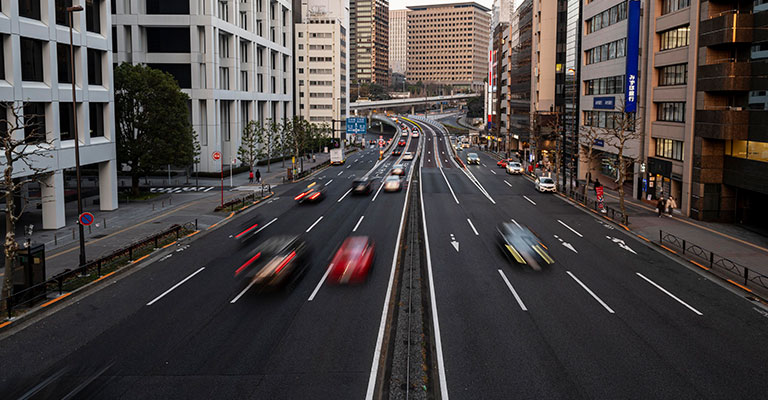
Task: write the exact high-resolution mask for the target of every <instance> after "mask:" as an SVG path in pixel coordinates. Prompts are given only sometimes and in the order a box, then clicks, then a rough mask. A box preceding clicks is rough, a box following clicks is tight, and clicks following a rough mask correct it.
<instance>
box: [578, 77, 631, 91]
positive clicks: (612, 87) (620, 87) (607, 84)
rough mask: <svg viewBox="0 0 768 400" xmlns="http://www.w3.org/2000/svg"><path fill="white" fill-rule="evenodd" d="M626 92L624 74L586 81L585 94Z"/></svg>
mask: <svg viewBox="0 0 768 400" xmlns="http://www.w3.org/2000/svg"><path fill="white" fill-rule="evenodd" d="M619 93H624V75H617V76H608V77H605V78H598V79H591V80H588V81H584V94H585V95H587V96H589V95H596V94H619Z"/></svg>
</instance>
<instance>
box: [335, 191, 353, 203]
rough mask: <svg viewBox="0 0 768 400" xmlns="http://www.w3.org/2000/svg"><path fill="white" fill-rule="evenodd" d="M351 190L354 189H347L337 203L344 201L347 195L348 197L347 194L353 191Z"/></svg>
mask: <svg viewBox="0 0 768 400" xmlns="http://www.w3.org/2000/svg"><path fill="white" fill-rule="evenodd" d="M351 191H352V189H351V188H350V189H349V190H347V193H344V196H341V198H340V199H339V200H337V201H336V202H337V203H341V201H342V200H344V198H345V197H347V195H348V194H349V192H351Z"/></svg>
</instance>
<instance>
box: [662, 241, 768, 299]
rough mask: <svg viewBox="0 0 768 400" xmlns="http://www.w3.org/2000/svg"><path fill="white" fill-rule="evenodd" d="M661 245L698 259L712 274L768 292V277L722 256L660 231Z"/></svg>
mask: <svg viewBox="0 0 768 400" xmlns="http://www.w3.org/2000/svg"><path fill="white" fill-rule="evenodd" d="M659 243H660V244H662V245H664V244H668V245H671V246H673V247H675V248H677V249H678V250H680V251H681V253H682V254H683V255H686V256H692V257H695V258H697V259H698V260H699V261H701V263H700V264H702V265H703V266H705V267H707V269H708V270H709V271H710V272H713V273H719V274H721V275H723V276H725V277H727V278H734V279H738V280H739V282H738V283H739V284H740V285H742V286H744V287H746V288H750V289H760V290H762V291H765V290H768V276H765V275H762V274H759V273H757V272H755V271H754V270H753V269H750V268H749V267H747V266H744V265H741V264H739V263H737V262H735V261H733V260H730V259H728V258H725V257H723V256H720V255H718V254H716V253H714V252H712V251H710V250H707V249H705V248H703V247H701V246H699V245H697V244H694V243H691V242H690V241H688V240H686V239H683V238H681V237H679V236H675V235H673V234H671V233H669V232H664V231H662V230H659Z"/></svg>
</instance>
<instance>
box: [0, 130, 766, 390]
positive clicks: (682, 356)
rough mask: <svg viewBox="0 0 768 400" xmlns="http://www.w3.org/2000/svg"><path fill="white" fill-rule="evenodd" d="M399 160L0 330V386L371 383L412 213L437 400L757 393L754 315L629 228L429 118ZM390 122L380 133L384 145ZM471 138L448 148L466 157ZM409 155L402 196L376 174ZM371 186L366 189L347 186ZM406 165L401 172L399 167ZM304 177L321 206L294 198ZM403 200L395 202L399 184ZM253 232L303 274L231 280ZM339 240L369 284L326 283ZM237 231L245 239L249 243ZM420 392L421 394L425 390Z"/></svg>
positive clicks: (760, 364)
mask: <svg viewBox="0 0 768 400" xmlns="http://www.w3.org/2000/svg"><path fill="white" fill-rule="evenodd" d="M401 122H403V123H405V124H406V125H407V126H409V127H410V128H414V129H416V130H417V131H419V132H420V133H421V135H419V136H418V137H413V136H410V135H409V136H408V137H402V138H403V139H406V140H407V144H406V146H405V149H406V151H409V152H412V153H416V154H420V157H417V158H416V159H415V160H413V161H405V160H403V159H402V156H398V157H391V156H390V154H389V151H387V152H386V153H385V154H384V156H385V157H384V160H381V161H379V160H378V156H379V150H378V149H376V148H369V149H365V150H363V151H360V152H356V153H353V154H351V155H350V156H349V157H348V159H347V160H346V163H345V164H344V165H343V166H335V167H330V168H327V169H325V170H323V171H321V172H319V173H318V174H316V175H315V176H313V177H311V178H310V179H309V180H306V181H303V182H299V183H296V184H291V185H284V186H280V187H279V188H278V190H277V193H276V195H275V196H274V197H272V198H271V199H270V200H268V201H266V202H264V203H262V204H261V205H259V206H258V207H255V208H253V209H252V210H249V211H247V212H245V213H243V214H241V215H240V216H238V217H236V218H233V219H231V220H228V221H227V222H225V223H222V224H221V225H220V226H218V227H217V228H216V229H211V230H208V231H205V232H203V233H201V234H199V237H197V238H195V240H194V241H191V242H189V243H184V244H182V245H178V246H175V248H174V249H173V250H174V251H173V252H170V253H168V254H170V255H164V256H162V257H157V258H156V259H155V260H154V261H153V262H151V263H148V264H147V265H145V266H142V267H139V268H135V269H134V270H132V271H131V272H129V273H128V274H124V275H123V276H121V277H120V279H116V280H112V281H110V282H108V283H107V284H105V285H102V286H100V287H99V288H98V289H97V290H95V291H92V293H90V294H89V295H88V296H81V297H78V298H77V299H76V301H73V302H69V303H65V304H64V305H63V306H62V307H59V308H58V309H54V310H52V312H51V313H50V314H49V315H45V316H42V317H40V318H38V319H37V320H35V321H31V322H29V323H26V325H27V326H25V327H23V329H19V328H15V329H16V330H15V332H14V334H12V335H8V336H7V337H5V338H3V339H2V340H0V365H2V374H0V394H2V395H0V398H11V399H13V398H23V397H24V396H25V395H31V396H30V397H28V398H67V394H69V393H74V394H76V395H75V397H79V398H88V397H90V398H142V399H143V398H184V399H208V398H228V399H229V398H276V399H283V398H291V399H293V398H299V399H304V398H313V399H314V398H324V399H326V398H327V399H362V398H372V397H376V395H377V394H379V393H380V392H379V390H378V389H380V386H377V382H378V381H379V380H381V378H382V376H383V373H382V371H384V370H385V369H386V367H385V364H386V363H387V360H386V359H384V358H383V357H384V355H386V348H387V347H388V346H389V343H388V341H390V340H392V339H391V338H392V337H393V335H390V334H389V333H390V329H391V326H389V325H388V321H389V320H388V318H387V316H388V313H389V312H390V309H389V308H390V304H391V299H392V298H393V297H392V296H394V293H395V292H396V288H394V287H393V278H394V277H395V272H396V271H397V267H398V265H397V259H398V258H397V255H398V254H399V252H400V250H401V248H400V243H404V242H406V241H405V240H404V237H403V235H404V234H405V233H406V232H407V231H406V230H404V229H403V225H404V222H405V220H406V218H421V224H422V229H423V231H422V232H421V233H420V235H421V236H422V237H423V247H424V256H423V257H424V260H422V263H421V264H422V265H424V266H425V274H424V278H425V280H424V282H423V285H424V288H425V290H424V291H422V292H423V293H424V294H425V296H426V298H425V299H424V304H426V305H427V307H428V313H427V314H428V315H429V318H428V324H429V325H430V329H429V332H432V333H433V334H431V335H432V337H431V338H430V339H431V342H432V346H433V347H432V350H434V354H435V359H436V362H435V365H431V367H432V370H431V371H430V376H432V377H433V379H434V380H435V384H434V385H433V386H428V385H425V386H424V387H425V388H426V387H434V388H435V391H436V393H431V394H432V395H435V396H440V397H442V398H449V397H452V398H460V399H465V398H466V399H509V398H537V399H538V398H567V399H573V398H676V399H677V398H696V399H698V398H762V397H765V393H768V370H766V368H765V365H768V348H766V346H765V344H766V343H768V317H766V316H768V313H766V312H765V311H763V309H762V308H760V307H759V306H757V305H756V304H755V303H752V302H750V301H748V300H746V299H743V298H740V297H738V296H736V295H735V294H733V293H732V292H730V291H728V290H726V289H725V288H723V287H721V286H719V285H718V284H716V283H713V282H712V281H710V280H709V279H706V278H704V277H703V276H702V275H699V274H697V273H696V272H695V271H692V270H690V269H688V268H686V267H685V266H683V265H681V264H678V263H677V262H675V261H673V260H672V259H670V258H668V257H667V256H664V255H661V254H659V253H657V252H656V251H655V250H653V249H652V248H651V247H649V246H648V245H647V244H646V243H644V242H643V241H642V240H640V239H638V238H637V237H634V236H632V235H631V234H629V233H628V232H625V231H624V230H623V229H621V228H619V227H617V226H614V225H611V224H608V223H606V222H604V221H602V220H600V219H598V218H595V217H594V216H593V215H591V214H588V213H585V212H583V211H581V210H579V209H577V208H574V207H573V206H572V205H570V204H568V203H566V202H565V201H564V200H562V199H561V198H560V197H558V196H557V195H553V194H541V193H538V192H536V191H535V190H534V188H533V183H532V182H531V181H530V180H529V179H527V178H525V177H523V176H511V175H507V174H506V173H505V171H504V170H503V169H501V168H498V167H496V160H494V159H492V158H491V157H489V156H488V155H486V154H483V153H480V152H479V151H476V150H471V151H475V152H477V153H478V154H479V155H480V159H481V164H480V165H472V166H467V167H464V166H463V165H461V164H459V163H457V162H456V161H455V160H454V158H453V154H454V153H453V150H452V149H451V147H450V146H451V144H450V139H449V138H447V137H446V135H445V134H444V131H443V130H441V129H440V127H439V125H437V124H435V123H434V122H429V121H426V120H422V119H416V118H410V119H401ZM399 139H400V137H399V136H395V137H394V138H393V141H394V142H396V141H397V140H399ZM469 151H470V150H464V151H462V152H460V153H459V155H460V156H461V157H464V158H465V157H466V153H467V152H469ZM396 163H402V164H404V165H405V167H406V175H405V177H404V185H403V190H402V191H401V192H396V193H388V192H384V191H383V190H381V185H380V182H381V180H382V179H383V178H385V177H386V176H387V175H388V174H389V172H390V170H391V168H392V166H393V165H394V164H396ZM363 176H366V177H370V178H373V179H375V180H376V184H375V185H374V188H373V189H374V190H373V192H372V193H371V194H370V195H366V196H353V195H352V193H351V182H352V181H353V180H354V179H356V178H360V177H363ZM414 177H418V179H413V178H414ZM312 183H314V184H315V185H316V186H322V187H324V188H325V189H326V195H325V199H324V200H323V201H321V202H319V203H318V204H302V205H299V204H296V202H295V201H294V200H293V198H294V196H296V195H297V194H298V193H301V192H302V191H303V190H305V188H306V187H307V186H308V185H310V184H312ZM412 192H413V193H415V194H417V195H418V199H419V201H418V204H419V207H415V208H410V209H409V211H410V212H409V213H406V212H405V211H406V210H405V205H406V202H407V200H408V196H409V195H410V194H411V193H412ZM256 217H258V221H259V223H260V225H261V227H260V229H261V230H260V231H259V232H258V234H257V237H256V240H255V242H256V243H255V244H258V243H260V242H261V241H263V240H265V239H266V238H270V237H275V236H278V235H288V234H290V235H302V236H303V237H304V239H305V240H306V242H307V243H308V244H309V245H310V247H311V249H312V253H311V257H310V263H309V269H308V272H307V273H306V274H305V275H304V277H303V279H302V280H301V281H299V282H298V284H297V285H296V286H295V287H294V288H293V289H292V290H287V291H282V292H276V293H263V292H259V291H257V290H254V289H248V290H245V289H246V287H245V286H244V285H243V284H242V282H239V281H237V280H236V279H234V277H233V274H234V271H235V269H236V268H237V267H238V266H240V265H241V264H242V263H243V262H244V261H245V259H246V258H247V257H246V256H247V254H248V252H249V251H250V250H251V247H252V246H248V247H245V248H243V247H241V246H240V245H239V244H238V241H237V240H235V238H234V236H235V235H237V233H238V232H240V231H241V230H242V229H243V226H244V224H247V222H248V221H251V220H252V219H253V218H256ZM501 222H511V223H513V224H517V225H520V226H525V227H528V228H529V229H530V230H531V231H533V232H534V233H535V234H536V235H537V236H538V238H539V240H540V242H541V244H542V245H543V246H545V247H546V248H547V249H548V252H549V254H551V256H552V257H553V258H554V260H555V262H554V264H552V265H550V266H546V267H544V268H543V269H542V270H541V271H534V270H532V269H531V268H528V267H525V266H520V265H513V264H512V263H510V261H509V259H508V257H506V256H505V254H504V253H503V252H502V251H501V250H500V247H499V246H498V244H497V232H496V228H497V227H498V226H499V224H500V223H501ZM350 235H365V236H369V237H370V238H371V239H373V241H374V242H375V244H376V260H375V263H374V266H373V269H372V271H371V273H370V275H369V277H368V280H367V282H365V283H364V284H361V285H353V286H339V285H335V284H332V283H330V282H327V271H328V270H327V266H328V263H329V261H330V259H331V257H332V256H333V254H334V252H335V251H336V249H337V248H338V246H339V245H340V244H341V243H342V242H343V240H344V239H345V238H346V237H348V236H350ZM255 244H254V245H255ZM428 390H431V389H428Z"/></svg>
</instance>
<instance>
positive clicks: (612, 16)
mask: <svg viewBox="0 0 768 400" xmlns="http://www.w3.org/2000/svg"><path fill="white" fill-rule="evenodd" d="M625 19H627V3H626V2H624V3H620V4H617V5H615V6H613V7H611V8H609V9H607V10H605V11H603V12H602V13H600V14H597V15H595V16H594V17H592V18H590V19H588V20H587V34H590V33H592V32H597V31H599V30H600V29H603V28H607V27H609V26H611V25H613V24H615V23H617V22H619V21H623V20H625Z"/></svg>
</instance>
